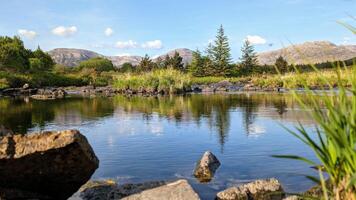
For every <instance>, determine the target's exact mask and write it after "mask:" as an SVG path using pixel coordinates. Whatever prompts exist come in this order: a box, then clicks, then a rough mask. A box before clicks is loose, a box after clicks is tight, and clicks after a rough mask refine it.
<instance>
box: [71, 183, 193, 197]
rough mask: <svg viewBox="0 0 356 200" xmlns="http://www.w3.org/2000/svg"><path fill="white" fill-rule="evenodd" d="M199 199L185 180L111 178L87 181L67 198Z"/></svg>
mask: <svg viewBox="0 0 356 200" xmlns="http://www.w3.org/2000/svg"><path fill="white" fill-rule="evenodd" d="M117 199H126V200H150V199H152V200H153V199H154V200H160V199H162V200H199V199H200V198H199V196H198V195H197V194H196V193H195V192H194V190H193V189H192V187H191V186H190V185H189V183H188V181H186V180H183V179H182V180H177V181H175V182H164V181H151V182H145V183H138V184H124V185H121V186H118V185H116V183H115V182H113V181H111V180H106V181H89V182H88V183H87V184H85V185H84V186H82V187H81V189H80V190H79V192H78V193H77V194H75V195H73V197H71V198H70V199H69V200H117Z"/></svg>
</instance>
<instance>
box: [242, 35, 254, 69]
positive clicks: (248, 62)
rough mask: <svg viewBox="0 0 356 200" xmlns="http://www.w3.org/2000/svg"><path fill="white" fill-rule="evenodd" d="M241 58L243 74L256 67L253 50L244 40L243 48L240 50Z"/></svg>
mask: <svg viewBox="0 0 356 200" xmlns="http://www.w3.org/2000/svg"><path fill="white" fill-rule="evenodd" d="M241 51H242V56H241V58H240V60H241V65H240V66H241V68H242V71H243V72H244V73H250V72H252V71H253V68H254V67H256V66H257V65H258V61H257V55H256V52H255V48H254V47H253V45H251V43H250V42H249V41H248V40H247V39H246V40H245V43H244V45H243V47H242V48H241Z"/></svg>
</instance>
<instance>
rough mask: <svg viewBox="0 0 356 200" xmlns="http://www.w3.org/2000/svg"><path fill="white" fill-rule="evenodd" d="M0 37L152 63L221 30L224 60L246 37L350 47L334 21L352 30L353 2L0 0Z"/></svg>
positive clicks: (275, 43)
mask: <svg viewBox="0 0 356 200" xmlns="http://www.w3.org/2000/svg"><path fill="white" fill-rule="evenodd" d="M0 5H1V12H0V18H1V20H0V35H8V36H13V35H20V36H21V38H23V40H24V42H25V45H26V46H27V47H28V48H35V47H37V45H40V46H41V48H43V49H45V50H50V49H53V48H59V47H68V48H84V49H89V50H93V51H96V52H99V53H101V54H104V55H123V54H130V55H144V54H145V53H147V54H149V55H150V56H155V55H158V54H161V53H164V52H166V51H168V50H171V49H175V48H182V47H185V48H190V49H197V48H199V49H201V50H203V49H204V48H205V47H206V45H207V44H208V42H209V41H210V40H212V39H214V36H215V34H216V30H217V28H218V27H219V26H220V24H223V26H224V28H225V31H226V34H227V36H228V37H229V41H230V46H231V49H232V56H233V58H234V59H235V60H237V59H238V57H239V56H240V48H241V45H242V41H243V40H244V39H245V38H247V37H248V36H249V38H250V40H251V41H253V42H254V43H255V45H256V46H255V47H256V50H257V51H266V50H272V49H277V48H280V47H281V46H284V45H288V44H289V43H290V42H292V43H301V42H304V41H313V40H329V41H331V42H334V43H336V44H356V39H355V36H353V35H352V34H351V33H350V32H349V31H348V30H347V29H345V28H343V27H342V26H340V25H339V24H337V23H336V21H338V20H341V21H345V22H349V23H351V24H354V23H355V21H353V20H352V19H351V17H349V15H350V16H355V15H356V13H355V10H356V1H355V0H268V1H267V0H248V1H247V0H234V1H233V0H180V1H168V0H140V1H139V0H48V1H45V0H0Z"/></svg>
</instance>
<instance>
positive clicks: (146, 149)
mask: <svg viewBox="0 0 356 200" xmlns="http://www.w3.org/2000/svg"><path fill="white" fill-rule="evenodd" d="M298 120H299V121H301V122H302V123H303V124H304V125H308V124H312V123H313V122H312V121H311V120H310V118H309V117H308V114H307V113H306V112H305V111H303V110H302V109H300V108H299V107H298V106H297V105H296V104H295V100H294V99H293V97H292V96H291V95H287V94H271V93H265V94H264V93H250V94H248V93H241V94H211V95H202V94H197V95H184V96H164V97H139V96H134V97H124V96H115V97H112V98H101V97H97V98H82V97H75V96H73V97H69V98H66V99H62V100H53V101H37V100H32V99H11V98H2V99H0V125H4V126H5V127H7V128H10V129H12V130H14V131H15V132H17V133H27V132H32V131H38V130H44V129H46V130H60V129H72V128H75V129H78V130H80V131H81V132H82V133H83V134H84V135H85V136H86V137H87V138H88V140H89V142H90V144H91V145H92V146H93V149H94V151H95V153H96V154H97V156H98V157H99V159H100V167H99V169H98V170H97V171H96V172H95V174H94V175H93V178H114V179H117V180H118V181H119V182H120V183H122V182H123V181H127V182H143V181H150V180H171V179H176V178H185V179H188V180H189V181H190V183H191V184H192V186H193V187H194V189H195V190H196V191H198V193H199V195H200V196H201V198H202V199H213V198H214V196H215V193H216V192H217V191H219V190H222V189H224V188H226V187H228V186H230V185H231V184H234V183H241V182H247V181H250V180H253V179H257V178H270V177H276V178H278V179H280V180H281V181H282V183H283V184H284V186H285V188H286V189H287V190H291V191H301V190H304V189H307V187H309V186H311V184H312V183H309V182H307V180H306V179H305V178H304V177H303V176H301V175H300V174H303V173H309V171H307V170H308V169H309V168H308V167H306V166H305V165H303V164H300V163H295V162H293V161H289V160H281V159H274V158H271V156H270V155H273V154H295V153H297V154H298V155H303V156H305V157H307V158H311V156H310V155H311V153H310V152H308V150H307V149H306V148H304V147H303V146H302V144H301V143H300V142H299V141H297V140H296V139H295V138H293V137H292V136H291V135H289V134H286V132H285V130H284V129H283V128H281V126H280V125H279V124H278V123H281V122H282V123H283V124H284V125H286V126H288V128H292V127H293V125H294V122H296V121H298ZM286 122H288V123H286ZM289 122H291V123H289ZM0 127H1V126H0ZM298 142H299V143H298ZM206 150H211V151H213V152H214V154H215V155H217V157H218V158H219V160H220V161H221V163H222V166H221V167H220V168H219V169H218V171H217V173H216V174H215V177H214V179H213V181H212V182H211V183H208V184H199V183H198V182H195V179H194V178H193V177H192V176H191V174H192V170H193V168H194V163H195V162H196V161H197V159H199V158H200V156H201V154H202V153H203V152H205V151H206ZM311 159H312V158H311ZM312 172H314V171H312ZM296 174H297V175H296ZM308 175H313V174H308Z"/></svg>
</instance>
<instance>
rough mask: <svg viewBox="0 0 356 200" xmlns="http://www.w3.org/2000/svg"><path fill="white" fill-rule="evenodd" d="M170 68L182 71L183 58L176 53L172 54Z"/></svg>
mask: <svg viewBox="0 0 356 200" xmlns="http://www.w3.org/2000/svg"><path fill="white" fill-rule="evenodd" d="M171 66H172V67H173V68H174V69H177V70H181V71H184V70H185V69H184V64H183V58H182V57H181V56H180V55H179V53H178V52H174V55H173V57H171Z"/></svg>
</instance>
